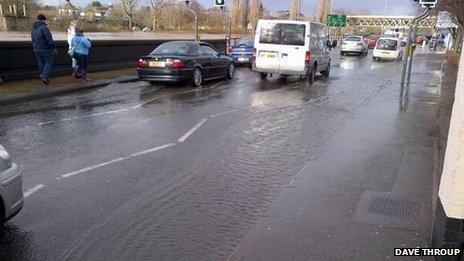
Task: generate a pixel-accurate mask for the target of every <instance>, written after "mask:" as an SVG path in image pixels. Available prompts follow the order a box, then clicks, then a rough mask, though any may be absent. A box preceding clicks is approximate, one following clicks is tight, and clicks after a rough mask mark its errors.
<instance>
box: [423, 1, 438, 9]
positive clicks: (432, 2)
mask: <svg viewBox="0 0 464 261" xmlns="http://www.w3.org/2000/svg"><path fill="white" fill-rule="evenodd" d="M437 2H438V0H420V1H419V4H421V5H422V6H424V7H435V5H436V4H437Z"/></svg>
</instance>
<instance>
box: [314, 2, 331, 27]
mask: <svg viewBox="0 0 464 261" xmlns="http://www.w3.org/2000/svg"><path fill="white" fill-rule="evenodd" d="M331 5H332V0H319V4H318V7H317V13H316V21H317V22H319V23H325V22H326V19H327V14H328V13H329V12H330V7H331Z"/></svg>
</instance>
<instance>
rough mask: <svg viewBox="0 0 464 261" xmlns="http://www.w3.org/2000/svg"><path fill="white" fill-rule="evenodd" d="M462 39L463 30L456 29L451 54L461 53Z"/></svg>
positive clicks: (463, 35)
mask: <svg viewBox="0 0 464 261" xmlns="http://www.w3.org/2000/svg"><path fill="white" fill-rule="evenodd" d="M463 37H464V32H463V28H460V27H459V28H458V30H457V34H456V37H455V38H454V41H453V47H452V48H453V52H455V53H459V52H461V49H462V38H463Z"/></svg>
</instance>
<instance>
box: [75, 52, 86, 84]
mask: <svg viewBox="0 0 464 261" xmlns="http://www.w3.org/2000/svg"><path fill="white" fill-rule="evenodd" d="M88 57H89V56H88V55H85V54H80V53H74V58H75V59H76V63H77V67H76V69H75V70H74V76H75V77H77V78H86V77H87V58H88Z"/></svg>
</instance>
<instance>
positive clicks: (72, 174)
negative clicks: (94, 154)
mask: <svg viewBox="0 0 464 261" xmlns="http://www.w3.org/2000/svg"><path fill="white" fill-rule="evenodd" d="M175 145H176V144H175V143H167V144H164V145H161V146H158V147H154V148H151V149H147V150H143V151H140V152H136V153H133V154H130V155H127V156H124V157H119V158H116V159H114V160H110V161H107V162H102V163H100V164H97V165H93V166H90V167H86V168H83V169H80V170H76V171H73V172H69V173H66V174H64V175H61V177H63V178H68V177H72V176H75V175H78V174H82V173H85V172H88V171H91V170H94V169H98V168H101V167H104V166H108V165H111V164H114V163H118V162H121V161H124V160H127V159H130V158H134V157H137V156H141V155H145V154H148V153H152V152H155V151H158V150H162V149H166V148H169V147H172V146H175Z"/></svg>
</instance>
